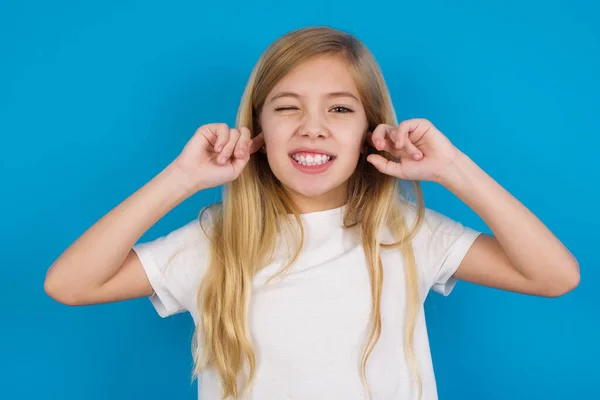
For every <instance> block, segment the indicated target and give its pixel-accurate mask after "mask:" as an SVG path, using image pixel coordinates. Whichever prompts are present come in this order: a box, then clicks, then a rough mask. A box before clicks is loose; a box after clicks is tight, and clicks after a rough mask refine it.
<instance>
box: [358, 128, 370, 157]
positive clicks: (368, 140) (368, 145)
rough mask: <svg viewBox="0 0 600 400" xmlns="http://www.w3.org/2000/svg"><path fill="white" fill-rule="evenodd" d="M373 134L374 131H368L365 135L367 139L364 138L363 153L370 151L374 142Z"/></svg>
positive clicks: (361, 149) (361, 150)
mask: <svg viewBox="0 0 600 400" xmlns="http://www.w3.org/2000/svg"><path fill="white" fill-rule="evenodd" d="M372 135H373V132H367V134H366V135H365V140H363V143H362V146H361V148H360V152H361V154H362V153H369V147H373V144H372V143H371V136H372Z"/></svg>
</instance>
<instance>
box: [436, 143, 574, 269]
mask: <svg viewBox="0 0 600 400" xmlns="http://www.w3.org/2000/svg"><path fill="white" fill-rule="evenodd" d="M439 183H440V184H442V185H443V186H445V187H446V188H447V189H449V190H450V191H451V192H453V193H454V194H455V195H456V196H458V197H459V198H460V199H461V200H462V201H463V202H464V203H465V204H467V205H468V206H469V207H470V208H471V209H473V211H475V212H476V213H477V214H478V215H479V216H480V217H481V218H482V219H483V221H484V222H485V223H486V224H487V226H488V227H489V228H490V229H491V231H492V232H493V234H494V236H495V237H496V239H497V240H498V242H499V243H500V245H501V246H502V249H503V250H504V253H505V254H506V256H507V257H508V258H509V259H510V261H511V263H512V264H513V265H514V267H515V268H517V269H518V270H519V271H520V272H521V274H522V275H523V276H525V277H526V278H528V279H531V280H547V279H570V278H571V277H573V276H575V275H576V276H578V275H579V267H578V265H577V261H576V260H575V258H574V257H573V255H572V254H571V253H570V252H569V251H568V249H567V248H566V247H565V246H564V245H563V244H562V243H561V242H560V240H559V239H558V238H556V236H555V235H554V234H553V233H552V232H551V231H550V230H549V229H548V228H547V227H546V226H545V225H544V224H543V223H542V222H541V221H540V220H539V219H538V218H537V217H536V216H535V215H534V214H533V213H532V212H531V211H529V210H528V209H527V208H526V207H525V206H524V205H523V204H522V203H521V202H519V201H518V200H517V199H516V198H515V197H513V196H512V195H511V194H510V193H509V192H508V191H506V190H505V189H504V188H503V187H502V186H500V185H499V184H498V183H497V182H496V181H494V180H493V179H492V178H491V177H490V176H488V175H487V174H486V173H485V172H484V171H483V170H482V169H481V168H479V167H478V166H477V165H476V164H475V163H474V162H473V161H472V160H471V159H469V158H468V157H467V156H466V155H464V154H462V153H461V154H460V155H459V156H458V158H457V160H456V162H455V163H453V164H452V165H451V166H450V167H449V168H448V169H447V170H446V171H445V173H444V176H443V178H441V179H440V182H439Z"/></svg>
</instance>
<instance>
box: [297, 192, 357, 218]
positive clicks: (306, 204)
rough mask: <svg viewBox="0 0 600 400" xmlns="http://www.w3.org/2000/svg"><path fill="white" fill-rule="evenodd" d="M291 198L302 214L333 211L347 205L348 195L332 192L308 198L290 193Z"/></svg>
mask: <svg viewBox="0 0 600 400" xmlns="http://www.w3.org/2000/svg"><path fill="white" fill-rule="evenodd" d="M336 192H337V193H336ZM290 196H291V197H292V200H293V201H294V203H295V204H296V206H297V207H298V209H299V211H300V214H308V213H313V212H318V211H325V210H331V209H334V208H339V207H342V206H343V205H344V204H346V193H345V192H342V191H339V190H338V191H335V192H334V191H331V192H328V193H325V194H323V195H321V196H318V197H306V196H302V195H300V194H298V193H293V192H290Z"/></svg>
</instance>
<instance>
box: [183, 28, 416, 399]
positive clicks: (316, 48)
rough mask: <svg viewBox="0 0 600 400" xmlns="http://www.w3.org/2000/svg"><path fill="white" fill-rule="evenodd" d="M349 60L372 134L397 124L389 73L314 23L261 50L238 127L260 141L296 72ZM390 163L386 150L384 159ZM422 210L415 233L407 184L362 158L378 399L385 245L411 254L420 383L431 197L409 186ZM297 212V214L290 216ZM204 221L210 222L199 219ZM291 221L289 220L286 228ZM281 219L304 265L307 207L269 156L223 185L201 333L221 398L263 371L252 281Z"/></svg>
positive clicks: (355, 186)
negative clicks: (421, 280) (384, 235)
mask: <svg viewBox="0 0 600 400" xmlns="http://www.w3.org/2000/svg"><path fill="white" fill-rule="evenodd" d="M324 55H328V56H338V57H342V59H344V60H345V61H346V62H347V63H348V65H349V66H350V70H351V71H352V73H353V75H354V76H353V77H354V79H355V82H356V85H357V88H358V91H359V95H360V97H361V101H362V103H363V105H364V107H365V111H366V116H367V121H368V129H369V130H371V131H372V130H373V129H375V127H376V126H377V125H379V124H382V123H385V124H391V125H395V124H396V123H397V121H396V116H395V112H394V109H393V106H392V102H391V99H390V95H389V92H388V89H387V87H386V84H385V81H384V79H383V75H382V73H381V71H380V69H379V66H378V64H377V63H376V61H375V59H374V57H373V56H372V54H371V53H370V51H369V50H368V49H367V48H366V47H365V46H364V45H363V44H362V43H361V42H360V41H359V40H358V39H356V38H355V37H354V36H352V35H350V34H348V33H345V32H342V31H339V30H336V29H333V28H330V27H308V28H303V29H299V30H296V31H293V32H290V33H287V34H285V35H284V36H282V37H280V38H279V39H278V40H276V41H275V42H274V43H272V44H271V45H270V46H269V47H268V48H267V49H266V51H265V52H264V53H263V54H262V56H261V57H260V59H259V60H258V62H257V64H256V66H255V67H254V69H253V71H252V73H251V75H250V78H249V80H248V83H247V86H246V89H245V91H244V94H243V96H242V99H241V104H240V106H239V111H238V114H237V121H236V126H237V127H242V126H245V127H248V128H250V130H251V133H252V136H255V135H257V134H258V133H259V132H260V127H259V120H258V116H259V115H260V111H261V107H262V106H263V104H264V102H265V99H266V97H267V95H268V94H269V92H270V91H271V90H272V89H273V87H274V86H275V85H276V84H277V83H278V82H279V81H280V80H281V79H282V78H283V77H284V76H285V75H286V74H287V73H289V72H290V71H291V70H292V69H293V68H294V67H296V66H297V65H299V64H301V63H302V62H305V61H307V60H308V59H310V58H312V57H316V56H324ZM380 154H382V155H384V156H385V157H386V158H388V159H392V157H391V156H390V155H389V154H387V153H380ZM407 183H408V185H409V186H410V187H411V188H412V192H413V194H414V198H415V200H416V205H417V218H416V221H415V224H414V225H413V227H412V229H410V230H409V229H408V227H407V224H406V221H405V219H404V217H403V214H402V209H401V201H400V200H401V199H402V196H403V193H405V192H404V191H401V190H400V189H401V186H402V185H401V182H400V181H399V180H397V179H395V178H393V177H390V176H387V175H385V174H382V173H380V172H378V171H377V170H376V169H375V167H373V166H372V165H371V164H370V163H368V162H367V161H366V154H364V155H363V156H361V158H360V160H359V162H358V165H357V168H356V170H355V172H354V173H353V175H352V176H351V177H350V179H349V181H348V190H347V193H348V195H347V203H346V204H347V207H345V215H344V219H343V221H344V226H345V227H352V226H357V225H358V226H359V227H360V229H359V231H360V237H361V241H362V245H363V248H364V252H365V256H366V260H367V263H368V268H369V276H370V281H371V290H372V296H371V300H372V311H371V321H370V323H371V327H370V335H369V340H368V342H367V343H366V344H365V348H364V352H363V356H362V359H361V362H360V375H361V379H362V382H363V384H364V385H365V387H366V388H367V391H368V393H369V396H370V389H369V386H368V382H367V375H366V364H367V359H368V358H369V356H370V354H371V352H372V351H373V349H374V347H375V345H376V343H377V341H378V339H379V337H380V334H381V312H380V303H381V292H382V286H383V267H382V263H381V258H380V249H381V248H397V249H400V250H401V251H402V254H403V256H404V260H405V263H404V266H405V269H404V270H405V277H406V289H407V292H406V295H407V303H406V304H407V310H406V323H405V327H406V330H405V332H404V334H405V336H406V340H405V346H406V347H405V351H406V354H407V358H408V361H409V364H410V368H411V369H412V371H413V373H414V374H415V376H416V378H415V379H416V382H417V387H418V391H419V394H420V393H421V391H422V389H421V386H422V383H421V376H420V373H419V371H418V366H417V362H416V357H415V352H414V344H413V343H414V340H413V336H414V329H415V324H416V319H417V316H418V313H419V310H420V306H421V302H420V300H419V299H420V298H419V293H418V278H417V270H416V265H415V258H414V254H413V250H412V246H411V239H412V236H413V235H414V233H415V231H416V230H417V228H418V226H419V225H420V223H421V221H422V217H423V200H422V193H421V187H420V185H419V183H418V182H407ZM286 215H291V216H293V218H284V217H285V216H286ZM201 220H202V218H201ZM286 221H287V222H286ZM282 223H283V226H284V229H285V230H286V231H289V232H292V233H293V235H294V238H295V246H293V249H294V251H293V252H292V253H291V254H293V255H292V256H291V257H290V260H289V262H288V263H287V265H286V266H285V267H284V268H283V269H282V270H281V272H283V271H285V270H286V269H288V268H289V267H290V266H291V265H292V264H293V262H294V261H295V260H296V258H297V256H298V254H299V252H300V251H301V249H302V246H303V239H304V230H303V228H302V223H301V220H300V217H299V210H298V209H297V208H296V206H295V205H294V204H293V202H292V201H291V199H290V198H289V196H288V195H287V194H286V191H285V190H284V188H283V187H282V185H281V183H280V182H279V181H278V180H277V179H276V177H275V176H274V174H273V173H272V171H271V169H270V168H269V164H268V162H267V158H266V156H265V154H263V153H261V152H257V153H255V154H254V155H253V156H252V157H251V158H250V161H249V162H248V165H247V166H246V168H245V169H244V170H243V172H242V173H241V174H240V176H239V177H238V178H237V179H236V180H234V181H232V182H231V183H229V184H227V185H225V186H224V192H223V201H222V203H221V204H220V205H219V207H218V210H217V212H216V213H214V217H213V218H212V224H211V227H210V233H209V234H208V236H209V237H210V254H209V261H208V270H207V272H206V275H205V276H204V278H203V280H202V283H201V285H200V287H199V290H198V294H197V296H198V297H197V300H198V307H199V310H198V311H199V315H200V319H199V321H198V324H197V326H196V330H195V332H194V340H193V342H194V343H193V352H194V363H195V366H194V376H197V375H198V374H200V373H201V372H202V371H203V370H204V369H205V368H208V367H210V368H213V369H214V370H215V371H216V373H217V374H218V375H219V377H220V380H221V384H222V387H223V398H226V397H229V396H231V397H234V398H238V397H239V396H242V394H243V393H242V388H240V387H238V377H239V376H240V374H241V373H242V372H244V369H245V368H246V367H247V376H245V378H246V381H245V385H244V386H245V390H244V392H245V393H246V394H247V393H248V392H249V390H250V386H251V384H252V381H253V378H254V374H255V371H256V356H255V353H254V349H253V342H252V337H251V335H250V331H249V325H248V311H249V305H250V297H251V295H252V280H253V278H254V276H255V274H256V272H257V271H259V270H260V269H261V268H262V267H264V266H266V265H268V264H269V262H270V260H271V259H272V256H273V254H274V250H275V249H274V247H275V244H276V243H277V239H278V237H279V235H280V234H281V230H280V229H282V228H281V227H282ZM384 226H387V227H389V229H390V232H391V233H392V234H393V236H394V238H395V239H396V240H397V241H396V242H394V243H380V242H379V241H378V233H379V232H380V230H381V229H382V228H383V227H384Z"/></svg>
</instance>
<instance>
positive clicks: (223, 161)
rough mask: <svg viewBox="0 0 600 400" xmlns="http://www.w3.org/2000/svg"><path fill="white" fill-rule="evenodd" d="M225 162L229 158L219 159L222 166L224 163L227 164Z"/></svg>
mask: <svg viewBox="0 0 600 400" xmlns="http://www.w3.org/2000/svg"><path fill="white" fill-rule="evenodd" d="M225 161H227V157H221V158H219V162H220V163H221V164H224V163H225Z"/></svg>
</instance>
